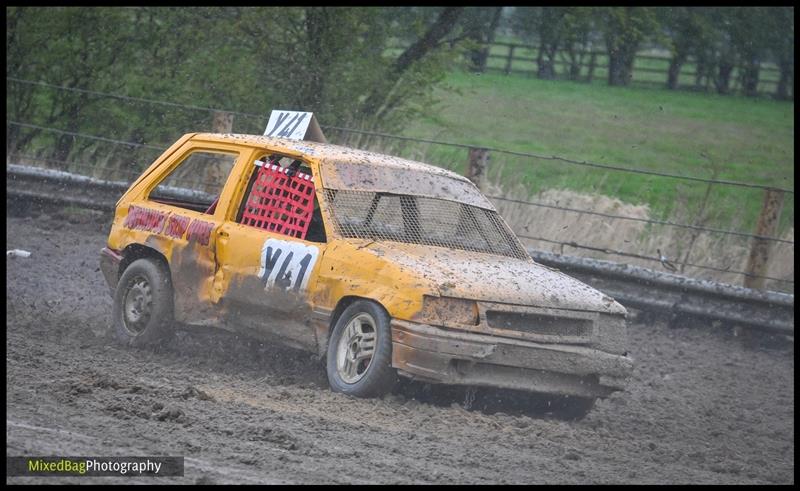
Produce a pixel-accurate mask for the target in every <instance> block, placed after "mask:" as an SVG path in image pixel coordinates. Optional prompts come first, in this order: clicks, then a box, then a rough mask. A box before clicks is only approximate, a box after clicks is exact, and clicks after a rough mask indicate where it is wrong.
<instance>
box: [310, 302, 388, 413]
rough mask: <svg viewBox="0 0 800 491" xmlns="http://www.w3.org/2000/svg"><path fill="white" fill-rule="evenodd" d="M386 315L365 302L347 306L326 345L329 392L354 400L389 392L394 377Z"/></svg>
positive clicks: (373, 305)
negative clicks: (340, 393) (341, 394)
mask: <svg viewBox="0 0 800 491" xmlns="http://www.w3.org/2000/svg"><path fill="white" fill-rule="evenodd" d="M389 321H390V319H389V314H387V313H386V311H385V310H384V309H383V308H382V307H381V306H380V305H378V304H376V303H374V302H371V301H369V300H357V301H355V302H353V303H352V304H351V305H350V306H348V307H347V308H346V309H345V310H344V312H342V315H341V316H339V320H338V321H337V322H336V326H335V327H334V329H333V333H332V334H331V339H330V342H329V343H328V353H327V364H326V369H327V372H328V382H329V383H330V386H331V390H333V391H334V392H342V393H345V394H348V395H352V396H356V397H376V396H380V395H383V394H387V393H388V392H390V391H391V390H392V387H393V386H394V384H395V382H396V380H397V373H396V371H395V369H394V368H392V333H391V327H390V322H389Z"/></svg>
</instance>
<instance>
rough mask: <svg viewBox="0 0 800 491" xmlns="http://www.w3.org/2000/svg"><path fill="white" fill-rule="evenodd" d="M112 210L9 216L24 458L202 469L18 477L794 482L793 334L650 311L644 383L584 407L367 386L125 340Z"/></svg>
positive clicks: (277, 355) (241, 346)
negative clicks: (654, 318) (666, 318)
mask: <svg viewBox="0 0 800 491" xmlns="http://www.w3.org/2000/svg"><path fill="white" fill-rule="evenodd" d="M107 222H108V218H107V217H106V216H103V215H93V214H89V213H88V212H79V213H73V214H71V215H68V216H67V215H64V216H41V215H40V216H35V217H31V216H28V217H9V218H8V222H7V226H6V232H7V249H13V248H20V249H25V250H28V251H31V252H32V253H33V254H32V256H31V257H30V258H7V259H6V265H7V267H8V269H7V273H6V283H7V286H6V300H7V307H6V316H7V320H6V326H7V331H6V336H7V338H6V339H7V340H6V368H7V370H8V375H7V378H6V383H7V388H6V409H7V413H8V416H7V421H6V436H7V447H6V454H7V455H148V454H151V455H157V454H161V455H178V456H180V455H182V456H185V457H186V475H185V477H183V478H92V479H88V478H87V479H82V478H7V481H8V482H68V481H71V480H72V481H78V482H87V480H88V481H92V482H102V483H105V482H131V481H129V479H134V480H135V481H133V482H140V481H147V482H184V483H194V482H211V483H256V482H264V483H284V482H286V483H482V484H488V483H564V484H566V483H741V484H749V483H794V358H793V354H794V352H793V348H791V349H783V350H776V349H771V350H764V349H754V348H750V347H746V346H744V345H743V344H742V343H741V342H740V340H739V339H737V338H734V337H732V336H731V334H730V332H729V331H728V330H725V329H722V328H712V327H711V326H709V325H692V326H688V325H687V326H681V327H679V328H674V329H670V328H668V327H666V326H665V325H663V324H660V323H655V324H648V325H643V324H641V323H636V322H633V323H632V324H631V326H630V334H629V338H630V352H631V353H632V354H633V356H634V357H635V359H636V369H635V372H634V374H633V378H632V380H631V382H630V385H629V387H628V390H626V391H625V392H622V393H617V394H615V395H613V396H612V397H610V398H609V399H606V400H602V401H599V402H598V403H597V405H596V407H595V409H594V410H593V411H592V412H591V413H590V414H589V415H588V416H587V417H586V418H585V419H584V420H582V421H578V422H567V421H561V420H558V419H554V418H552V417H551V416H549V415H548V414H547V413H546V412H541V411H540V412H538V413H537V412H533V413H532V412H531V411H519V410H518V409H519V408H518V404H513V403H512V402H508V403H506V402H504V401H497V400H494V401H492V402H493V409H492V410H469V411H468V410H465V409H464V407H463V402H464V392H463V391H461V390H458V389H454V390H444V391H441V390H438V389H437V388H433V391H431V390H430V388H428V387H424V386H414V385H412V386H408V385H405V386H403V387H401V388H400V390H399V391H398V392H397V393H395V394H392V395H390V396H387V397H385V398H383V399H377V400H359V399H351V398H348V397H346V396H343V395H340V394H334V393H332V392H330V390H329V389H328V388H327V381H326V378H325V373H324V370H323V368H322V366H321V365H320V364H319V363H318V361H317V360H315V359H313V358H312V357H311V356H309V355H307V354H304V353H300V352H297V351H294V350H291V349H288V348H282V347H278V346H265V345H262V344H260V343H256V342H252V341H249V340H247V339H244V338H239V337H236V336H233V335H230V334H227V333H223V332H219V333H216V332H203V333H187V332H181V333H179V335H178V336H177V338H176V340H175V341H174V342H173V343H172V344H170V345H169V346H167V347H165V348H162V349H159V350H133V349H122V348H119V347H117V346H115V345H114V344H113V343H112V342H110V341H109V340H108V338H107V337H106V334H105V333H106V326H107V325H108V322H109V317H110V311H111V298H110V297H109V296H108V294H107V291H106V286H105V283H104V281H103V278H102V274H101V273H100V271H99V269H98V253H99V250H100V248H101V247H102V246H103V244H104V242H105V234H106V232H107ZM499 397H502V395H500V396H499ZM498 409H499V411H498ZM495 411H498V412H495Z"/></svg>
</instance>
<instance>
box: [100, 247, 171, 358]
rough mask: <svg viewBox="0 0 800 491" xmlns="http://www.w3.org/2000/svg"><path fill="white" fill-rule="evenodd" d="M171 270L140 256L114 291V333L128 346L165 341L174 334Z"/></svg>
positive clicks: (123, 275) (123, 274) (124, 274)
mask: <svg viewBox="0 0 800 491" xmlns="http://www.w3.org/2000/svg"><path fill="white" fill-rule="evenodd" d="M172 320H173V300H172V281H171V280H170V276H169V270H167V268H166V267H165V266H163V265H162V264H161V263H159V262H156V261H154V260H152V259H147V258H145V259H137V260H136V261H133V262H132V263H131V264H130V266H128V268H127V269H125V271H124V272H123V273H122V277H121V278H120V279H119V283H118V284H117V289H116V291H115V292H114V313H113V322H114V334H115V336H116V338H117V340H118V341H119V342H120V343H122V344H124V345H127V346H148V345H155V344H160V343H163V342H164V341H165V340H167V339H169V338H170V337H171V335H172V334H173V330H172Z"/></svg>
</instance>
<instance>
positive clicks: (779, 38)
mask: <svg viewBox="0 0 800 491" xmlns="http://www.w3.org/2000/svg"><path fill="white" fill-rule="evenodd" d="M767 15H768V18H769V21H768V22H769V24H768V27H767V35H768V46H769V50H770V52H771V54H772V57H773V58H774V59H775V62H776V63H777V64H778V70H779V73H780V75H779V78H778V85H777V87H776V89H775V97H776V98H778V99H780V100H788V99H791V98H793V95H794V90H793V89H792V90H790V86H793V85H794V7H776V8H771V9H769V10H768V13H767Z"/></svg>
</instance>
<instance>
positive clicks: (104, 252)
mask: <svg viewBox="0 0 800 491" xmlns="http://www.w3.org/2000/svg"><path fill="white" fill-rule="evenodd" d="M120 261H122V255H120V254H118V253H117V252H116V251H113V250H111V249H109V248H108V247H103V248H102V249H101V250H100V270H101V271H102V272H103V276H104V277H105V278H106V283H108V288H109V291H110V293H111V296H112V297H113V296H114V290H116V288H117V282H118V281H119V263H120Z"/></svg>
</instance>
